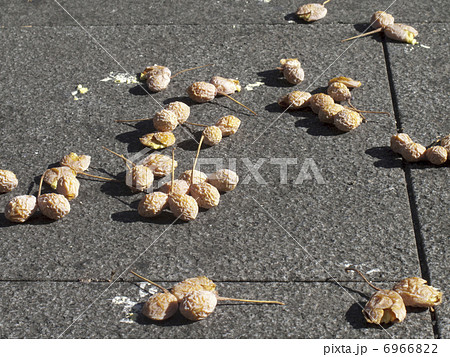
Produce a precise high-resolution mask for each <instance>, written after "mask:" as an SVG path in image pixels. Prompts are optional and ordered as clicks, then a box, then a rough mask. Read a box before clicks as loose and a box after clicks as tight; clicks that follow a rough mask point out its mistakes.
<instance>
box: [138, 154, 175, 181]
mask: <svg viewBox="0 0 450 357" xmlns="http://www.w3.org/2000/svg"><path fill="white" fill-rule="evenodd" d="M142 165H144V166H147V167H149V168H150V169H151V170H152V171H153V174H154V175H155V176H156V177H163V176H166V175H169V174H170V173H171V172H172V158H171V157H170V156H167V155H162V154H150V155H149V156H147V157H146V158H145V159H144V160H143V161H142ZM173 166H174V168H176V167H177V166H178V162H177V161H176V160H175V161H174V162H173Z"/></svg>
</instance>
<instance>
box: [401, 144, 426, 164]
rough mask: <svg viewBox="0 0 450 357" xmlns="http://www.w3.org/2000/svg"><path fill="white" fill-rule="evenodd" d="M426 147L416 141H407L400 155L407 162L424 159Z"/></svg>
mask: <svg viewBox="0 0 450 357" xmlns="http://www.w3.org/2000/svg"><path fill="white" fill-rule="evenodd" d="M426 151H427V148H426V147H425V146H423V145H421V144H418V143H414V142H411V143H407V144H406V145H405V148H404V150H403V151H401V152H400V155H402V157H403V158H404V159H405V160H406V161H408V162H418V161H421V160H424V159H425V152H426Z"/></svg>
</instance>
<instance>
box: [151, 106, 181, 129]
mask: <svg viewBox="0 0 450 357" xmlns="http://www.w3.org/2000/svg"><path fill="white" fill-rule="evenodd" d="M177 125H178V116H177V114H176V113H175V112H174V111H172V110H168V109H162V110H160V111H159V112H157V113H156V114H155V116H154V117H153V126H154V127H155V129H156V130H158V131H172V130H174V129H175V128H176V127H177Z"/></svg>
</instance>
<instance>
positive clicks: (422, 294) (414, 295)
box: [345, 268, 442, 325]
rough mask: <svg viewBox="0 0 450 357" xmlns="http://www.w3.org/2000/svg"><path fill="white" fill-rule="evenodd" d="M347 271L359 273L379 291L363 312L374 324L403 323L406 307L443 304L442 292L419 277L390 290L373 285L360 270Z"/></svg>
mask: <svg viewBox="0 0 450 357" xmlns="http://www.w3.org/2000/svg"><path fill="white" fill-rule="evenodd" d="M345 271H346V272H349V271H355V272H357V273H358V274H359V275H360V276H361V277H362V278H363V279H364V280H365V281H366V282H367V283H368V284H369V285H370V286H371V287H372V288H374V289H375V290H377V292H376V293H374V294H373V295H372V296H371V298H370V299H369V301H368V302H367V304H366V306H365V307H364V309H363V311H362V312H363V315H364V317H365V319H366V321H367V322H369V323H372V324H378V325H379V324H384V323H395V322H402V321H403V320H404V319H405V317H406V306H410V307H422V308H430V309H433V308H434V307H435V306H437V305H439V304H440V303H441V302H442V292H441V291H439V290H438V289H437V288H434V287H432V286H430V285H428V284H427V281H426V280H424V279H422V278H419V277H412V278H405V279H403V280H401V281H399V282H398V283H396V284H395V285H394V287H393V289H392V290H389V289H379V288H377V287H376V286H374V285H372V284H371V283H370V282H369V281H368V280H367V278H366V277H365V276H364V275H363V274H362V273H361V272H360V271H359V270H358V269H355V268H346V269H345Z"/></svg>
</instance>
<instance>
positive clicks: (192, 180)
mask: <svg viewBox="0 0 450 357" xmlns="http://www.w3.org/2000/svg"><path fill="white" fill-rule="evenodd" d="M204 138H205V136H204V135H202V137H201V138H200V142H199V143H198V148H197V154H196V155H195V159H194V165H193V166H192V173H191V186H192V185H193V183H194V172H195V166H196V165H197V160H198V156H199V155H200V149H201V148H202V143H203V139H204Z"/></svg>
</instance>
